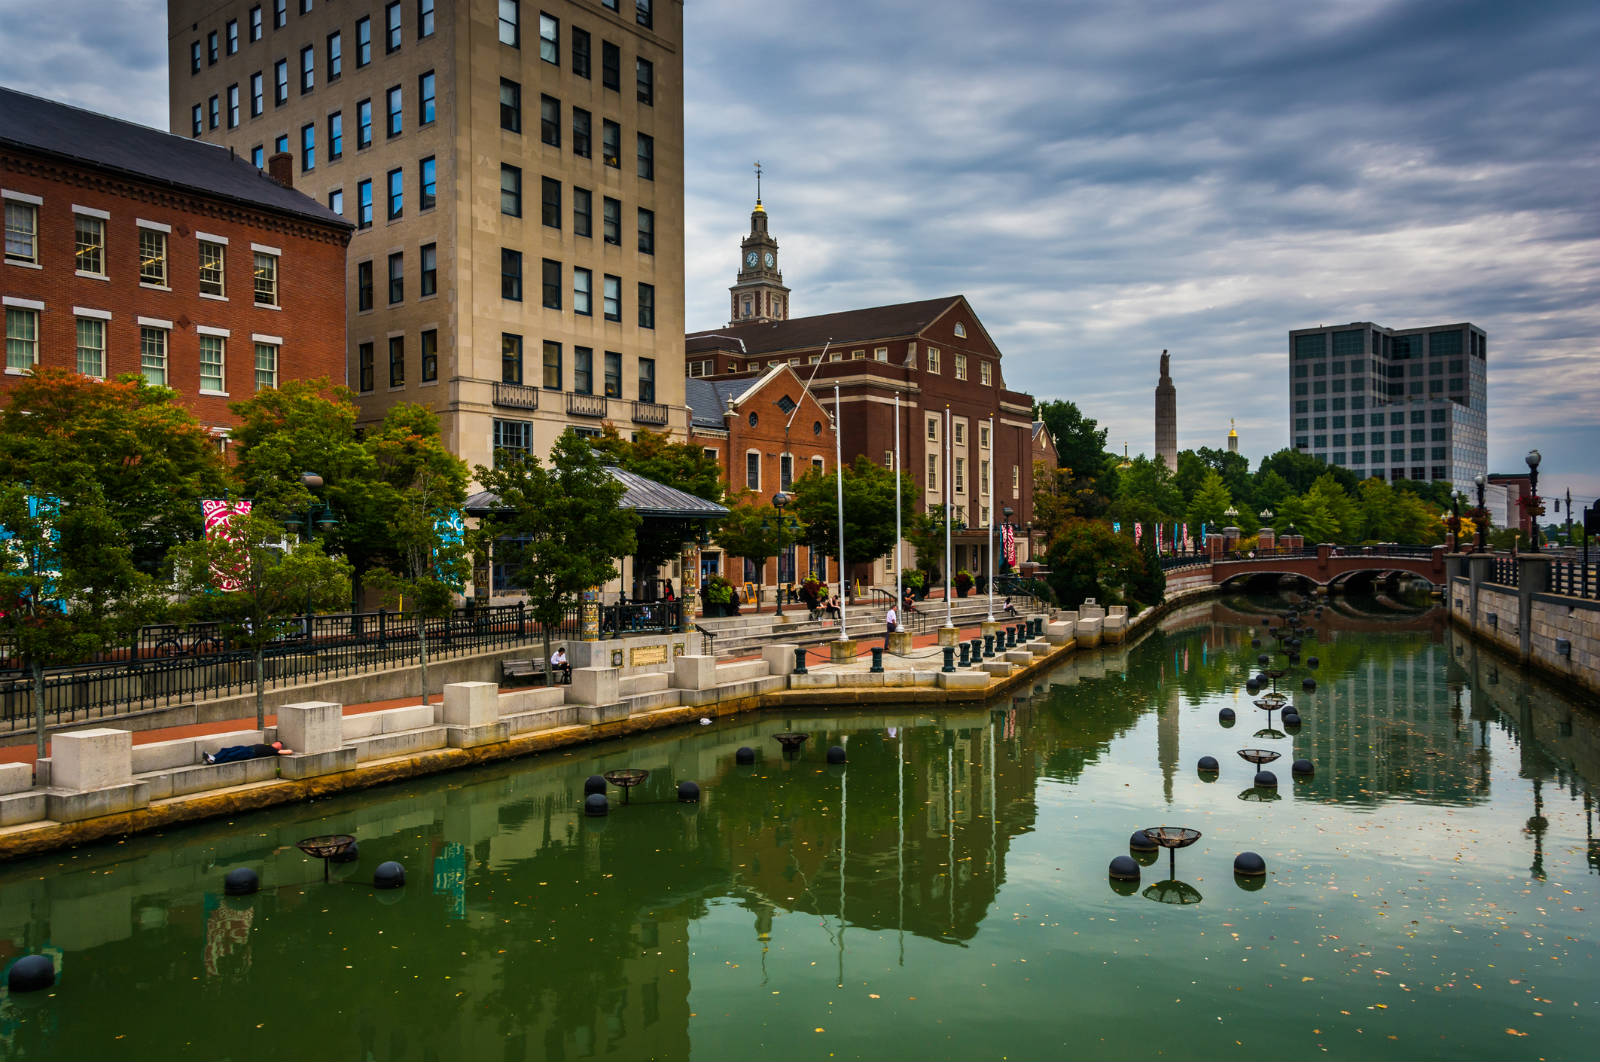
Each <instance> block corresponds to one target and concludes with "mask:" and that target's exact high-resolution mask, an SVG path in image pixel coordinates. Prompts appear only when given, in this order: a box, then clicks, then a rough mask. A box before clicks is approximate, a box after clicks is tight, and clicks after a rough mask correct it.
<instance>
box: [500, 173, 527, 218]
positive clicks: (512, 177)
mask: <svg viewBox="0 0 1600 1062" xmlns="http://www.w3.org/2000/svg"><path fill="white" fill-rule="evenodd" d="M500 213H502V214H505V215H507V216H509V217H513V218H520V217H521V216H522V170H521V169H520V168H518V167H516V166H507V165H506V164H504V163H501V165H500Z"/></svg>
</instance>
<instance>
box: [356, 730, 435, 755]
mask: <svg viewBox="0 0 1600 1062" xmlns="http://www.w3.org/2000/svg"><path fill="white" fill-rule="evenodd" d="M448 744H449V728H448V727H442V726H429V727H422V728H419V729H415V730H400V731H396V732H395V733H392V734H376V735H374V736H372V737H368V738H357V739H356V740H355V741H352V742H350V743H349V745H348V747H349V748H352V749H355V752H356V761H357V762H359V763H365V762H366V761H368V760H385V759H388V758H389V757H391V756H408V755H410V754H411V753H413V752H426V751H427V750H428V749H442V748H444V747H445V746H446V745H448Z"/></svg>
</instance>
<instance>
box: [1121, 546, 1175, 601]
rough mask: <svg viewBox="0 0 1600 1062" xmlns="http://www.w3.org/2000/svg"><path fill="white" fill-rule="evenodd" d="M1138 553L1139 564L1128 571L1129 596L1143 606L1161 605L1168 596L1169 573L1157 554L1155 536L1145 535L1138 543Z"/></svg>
mask: <svg viewBox="0 0 1600 1062" xmlns="http://www.w3.org/2000/svg"><path fill="white" fill-rule="evenodd" d="M1137 553H1138V557H1139V563H1138V564H1136V565H1133V566H1132V567H1130V568H1129V570H1128V596H1129V597H1131V598H1132V599H1133V600H1134V601H1137V602H1138V603H1139V604H1141V605H1146V606H1154V605H1159V604H1161V602H1162V600H1163V599H1164V598H1165V597H1166V596H1167V573H1166V572H1165V571H1164V570H1163V569H1162V567H1161V556H1160V554H1158V553H1157V552H1156V539H1155V536H1154V535H1145V536H1144V537H1143V539H1141V540H1140V541H1139V543H1138V547H1137Z"/></svg>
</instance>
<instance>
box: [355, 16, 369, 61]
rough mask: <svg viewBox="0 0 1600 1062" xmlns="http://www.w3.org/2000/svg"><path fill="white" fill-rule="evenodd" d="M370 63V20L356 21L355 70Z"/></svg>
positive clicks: (361, 19) (359, 19)
mask: <svg viewBox="0 0 1600 1062" xmlns="http://www.w3.org/2000/svg"><path fill="white" fill-rule="evenodd" d="M370 62H372V19H371V18H358V19H356V68H357V69H360V68H361V67H363V66H366V65H367V64H368V63H370Z"/></svg>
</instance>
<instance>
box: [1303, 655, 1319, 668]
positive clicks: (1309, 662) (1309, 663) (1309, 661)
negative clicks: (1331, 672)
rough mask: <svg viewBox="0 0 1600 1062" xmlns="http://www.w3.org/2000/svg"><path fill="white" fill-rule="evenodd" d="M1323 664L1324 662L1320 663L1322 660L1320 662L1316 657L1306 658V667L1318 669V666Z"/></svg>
mask: <svg viewBox="0 0 1600 1062" xmlns="http://www.w3.org/2000/svg"><path fill="white" fill-rule="evenodd" d="M1321 663H1322V661H1320V660H1318V659H1317V658H1316V657H1314V656H1308V657H1306V667H1317V666H1318V665H1320V664H1321Z"/></svg>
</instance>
